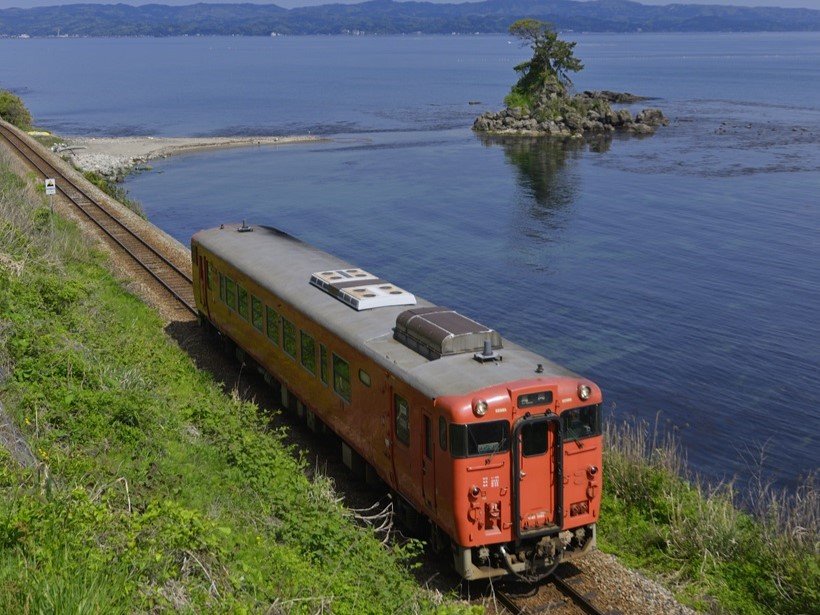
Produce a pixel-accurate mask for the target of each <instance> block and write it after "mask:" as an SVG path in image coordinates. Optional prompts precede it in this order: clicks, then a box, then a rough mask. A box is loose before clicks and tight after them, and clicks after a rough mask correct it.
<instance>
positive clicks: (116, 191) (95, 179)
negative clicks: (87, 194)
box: [83, 171, 148, 219]
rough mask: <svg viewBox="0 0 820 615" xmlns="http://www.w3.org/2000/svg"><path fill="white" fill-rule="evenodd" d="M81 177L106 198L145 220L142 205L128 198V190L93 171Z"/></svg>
mask: <svg viewBox="0 0 820 615" xmlns="http://www.w3.org/2000/svg"><path fill="white" fill-rule="evenodd" d="M83 176H84V177H85V178H86V179H87V180H88V181H90V182H91V183H92V184H94V185H95V186H97V188H99V189H100V190H102V191H103V192H105V193H106V194H107V195H108V196H110V197H112V198H114V199H116V200H117V201H119V202H120V203H122V204H123V205H125V206H126V207H127V208H128V209H130V210H131V211H133V212H134V213H135V214H137V215H138V216H139V217H140V218H146V219H147V217H148V216H146V215H145V210H143V208H142V204H140V202H139V201H136V200H134V199H132V198H131V197H130V196H128V190H126V189H125V188H123V187H122V186H120V185H119V184H118V183H117V182H114V181H111V180H110V179H107V178H105V177H103V176H102V175H100V174H99V173H96V172H95V171H84V172H83Z"/></svg>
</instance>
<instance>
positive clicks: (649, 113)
mask: <svg viewBox="0 0 820 615" xmlns="http://www.w3.org/2000/svg"><path fill="white" fill-rule="evenodd" d="M635 121H636V122H638V123H641V124H648V125H649V126H668V125H669V120H668V119H667V118H666V116H665V115H664V114H663V111H661V110H660V109H654V108H652V109H644V110H643V111H641V112H640V113H638V115H636V116H635Z"/></svg>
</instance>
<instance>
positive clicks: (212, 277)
mask: <svg viewBox="0 0 820 615" xmlns="http://www.w3.org/2000/svg"><path fill="white" fill-rule="evenodd" d="M205 272H206V277H207V278H208V290H214V289H215V288H216V269H215V268H214V266H213V264H212V263H211V262H210V261H208V260H206V261H205Z"/></svg>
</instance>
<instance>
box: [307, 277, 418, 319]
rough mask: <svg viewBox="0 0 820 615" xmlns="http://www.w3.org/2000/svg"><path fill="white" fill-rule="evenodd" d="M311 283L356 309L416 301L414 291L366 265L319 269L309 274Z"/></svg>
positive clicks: (413, 303)
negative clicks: (329, 269)
mask: <svg viewBox="0 0 820 615" xmlns="http://www.w3.org/2000/svg"><path fill="white" fill-rule="evenodd" d="M310 283H311V284H313V285H314V286H316V287H317V288H321V289H322V290H323V291H325V292H326V293H327V294H328V295H330V296H331V297H336V299H338V300H339V301H341V302H342V303H344V304H346V305H348V306H350V307H352V308H353V309H354V310H357V311H362V310H370V309H373V308H380V307H388V306H391V305H415V304H416V297H415V296H414V295H413V294H412V293H408V292H407V291H406V290H403V289H401V288H399V287H398V286H396V285H395V284H393V283H392V282H388V281H387V280H382V279H380V278H377V277H376V276H374V275H373V274H372V273H368V272H367V271H365V270H364V269H355V268H354V269H336V270H333V271H317V272H316V273H314V274H313V275H311V276H310Z"/></svg>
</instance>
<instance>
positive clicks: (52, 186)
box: [46, 178, 57, 213]
mask: <svg viewBox="0 0 820 615" xmlns="http://www.w3.org/2000/svg"><path fill="white" fill-rule="evenodd" d="M55 194H57V180H55V179H52V178H47V179H46V196H47V197H48V204H49V206H50V207H51V213H54V195H55Z"/></svg>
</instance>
